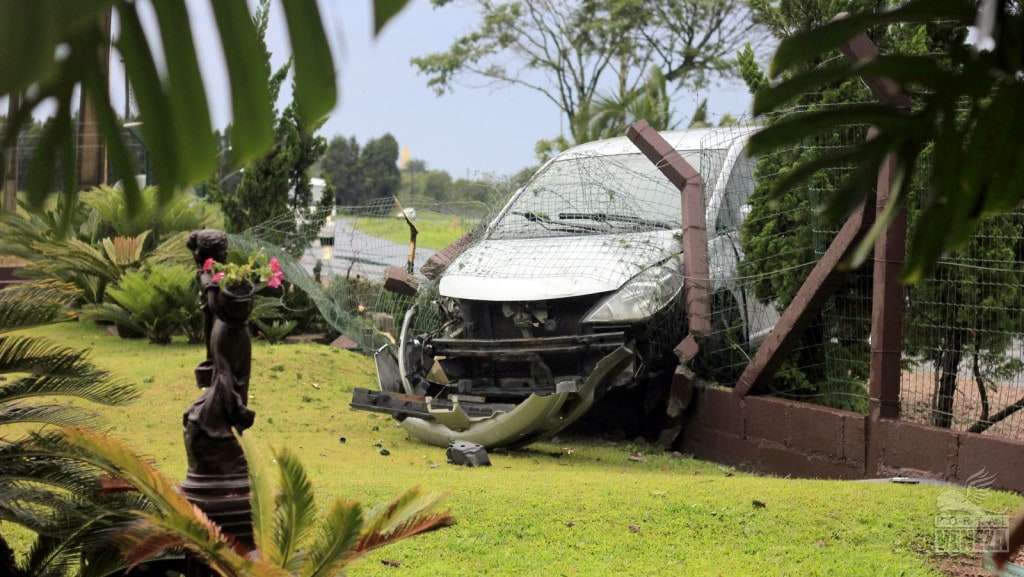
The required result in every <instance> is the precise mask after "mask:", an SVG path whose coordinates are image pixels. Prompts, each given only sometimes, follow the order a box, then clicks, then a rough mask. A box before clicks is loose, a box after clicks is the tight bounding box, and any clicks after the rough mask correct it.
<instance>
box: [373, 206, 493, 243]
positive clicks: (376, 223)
mask: <svg viewBox="0 0 1024 577" xmlns="http://www.w3.org/2000/svg"><path fill="white" fill-rule="evenodd" d="M475 225H476V221H475V220H472V219H468V218H466V217H463V216H458V215H452V214H441V213H439V212H432V211H429V210H422V209H420V210H417V211H416V228H417V230H418V231H419V232H418V233H417V235H416V246H419V247H423V248H429V249H431V250H441V249H443V248H444V247H446V246H448V245H450V244H451V243H453V242H455V241H456V240H458V239H459V237H461V236H462V235H464V234H466V233H467V232H469V231H470V229H472V227H473V226H475ZM355 228H356V229H357V230H360V231H362V232H365V233H366V234H370V235H373V236H377V237H380V238H385V239H387V240H390V241H392V242H394V243H397V244H403V245H404V244H408V242H409V225H408V224H406V222H405V219H402V218H396V217H393V216H387V217H360V218H357V219H355Z"/></svg>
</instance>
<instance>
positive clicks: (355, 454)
mask: <svg viewBox="0 0 1024 577" xmlns="http://www.w3.org/2000/svg"><path fill="white" fill-rule="evenodd" d="M31 332H32V333H33V334H36V335H40V336H47V337H49V338H52V339H54V340H56V341H59V342H61V343H63V344H67V345H70V346H76V347H81V346H88V347H90V348H92V350H93V358H94V359H95V360H96V361H97V362H98V363H99V364H100V365H102V366H104V367H106V368H108V369H110V370H112V371H114V372H115V373H116V374H117V375H119V376H121V377H123V378H125V379H128V380H130V381H133V382H135V383H137V384H138V386H139V387H140V388H141V390H142V392H143V398H142V399H141V400H140V401H139V402H137V403H136V404H134V405H132V406H129V407H126V408H117V409H109V410H106V409H105V410H104V413H105V415H106V417H107V420H108V423H109V425H110V427H111V429H112V431H113V433H114V434H116V435H118V436H120V437H123V438H125V439H127V440H129V441H130V442H131V443H133V444H134V446H135V447H137V448H138V449H139V450H140V451H143V452H145V453H148V454H150V455H152V456H153V457H155V459H156V462H157V463H158V464H159V466H160V467H161V468H162V469H163V470H164V471H165V472H166V473H167V474H169V475H170V476H171V477H172V478H177V479H182V478H184V475H185V454H184V449H183V447H182V438H181V428H180V423H181V414H182V411H183V410H184V409H185V408H186V407H187V406H188V405H189V403H190V402H191V401H192V400H193V399H194V398H195V397H196V395H197V393H198V390H197V389H196V388H195V385H194V384H193V380H192V369H193V367H194V366H195V364H196V363H197V362H198V361H199V360H200V358H201V356H202V354H203V353H202V351H203V349H202V348H201V347H197V346H188V345H185V344H183V343H174V344H172V345H170V346H166V347H157V346H153V345H149V344H147V343H144V342H140V341H125V340H120V339H117V338H115V337H110V336H108V335H106V334H105V333H102V332H101V331H99V330H97V329H95V328H92V327H88V326H83V325H75V324H67V325H59V326H51V327H44V328H39V329H33V330H32V331H31ZM253 367H254V369H253V379H252V389H251V390H252V393H253V397H252V399H251V401H250V404H251V406H252V407H253V408H254V409H255V410H256V412H257V418H256V425H255V426H254V427H253V429H252V434H253V435H255V436H256V439H257V441H258V442H259V443H260V444H263V445H274V446H289V447H291V448H293V449H295V450H296V451H298V452H299V454H300V455H301V456H302V459H303V461H304V463H305V464H306V465H307V467H308V468H309V469H310V474H311V475H312V478H313V480H314V483H315V486H316V489H317V491H318V495H319V497H320V499H321V504H323V503H324V502H325V501H326V499H327V497H328V496H334V495H338V496H343V497H345V498H350V499H358V500H361V501H363V502H364V503H368V504H372V503H377V502H380V501H383V500H385V499H386V498H388V497H389V496H391V495H394V494H395V493H397V492H399V491H400V490H402V489H403V488H406V487H409V486H412V485H420V486H422V487H424V488H426V489H428V490H432V491H447V492H449V493H450V497H449V500H448V503H449V505H450V508H451V510H452V512H453V513H454V515H455V517H456V518H457V520H458V524H457V525H456V526H454V527H451V528H449V529H445V530H442V531H439V532H435V533H431V534H428V535H425V536H423V537H420V538H416V539H413V540H410V541H407V542H405V543H403V544H400V545H397V546H395V547H390V548H387V549H384V550H382V551H380V552H377V553H376V554H374V555H373V556H371V557H369V558H368V559H365V560H363V561H362V562H361V563H359V564H357V565H356V567H355V568H354V569H353V570H352V571H351V572H350V575H352V576H353V577H359V576H369V575H381V576H390V575H394V576H402V577H407V576H418V575H423V576H435V575H516V576H520V575H529V576H533V575H538V576H541V575H542V576H549V575H550V576H560V575H565V576H575V575H624V576H634V575H636V576H651V575H673V576H677V575H730V576H731V575H773V576H775V575H799V576H801V577H803V576H813V575H830V576H831V575H864V576H875V575H886V576H890V575H904V576H919V575H939V573H938V572H937V570H936V569H934V568H933V567H934V565H933V562H932V560H931V559H930V558H929V556H928V551H930V550H931V543H932V533H933V527H934V517H935V514H936V512H937V510H936V500H937V499H938V497H939V495H940V494H941V493H942V491H943V490H948V489H943V488H941V487H934V486H908V485H895V484H885V483H858V482H839V481H812V480H787V479H780V478H771V477H759V476H753V475H747V474H742V473H739V472H735V471H733V470H731V469H728V468H725V467H720V466H717V465H715V464H713V463H708V462H703V461H697V460H694V459H689V458H682V459H676V458H672V457H671V456H669V455H666V454H664V453H660V452H658V451H656V450H655V449H654V448H652V447H648V446H636V445H633V444H612V443H607V442H598V441H585V440H575V439H574V440H571V441H569V440H563V441H561V442H560V443H559V444H557V445H555V444H551V443H542V444H537V445H533V446H532V447H530V449H529V450H526V451H520V452H513V453H497V454H492V461H493V463H494V466H492V467H490V468H482V469H467V468H460V467H455V466H451V465H447V464H445V457H444V451H443V450H442V449H439V448H435V447H428V446H424V445H421V444H418V443H415V442H413V441H410V440H409V439H407V438H406V435H405V433H404V431H403V430H402V429H401V428H400V427H398V426H397V424H396V423H395V422H394V421H392V420H391V419H389V418H386V417H382V416H377V415H372V414H367V413H360V412H354V411H351V410H350V409H349V408H348V402H349V392H350V391H351V390H352V388H353V387H356V386H367V385H371V383H372V382H373V379H374V377H373V367H372V363H371V362H370V360H369V359H367V358H365V357H362V356H359V355H356V354H353V353H348V352H343V351H339V350H335V349H330V348H327V347H323V346H319V345H277V346H269V345H266V344H264V343H258V344H257V345H256V346H255V349H254V351H253ZM314 384H316V385H318V386H314ZM339 437H345V443H341V442H339ZM378 442H382V443H383V445H384V446H385V447H387V449H388V450H389V451H390V453H391V454H390V456H386V457H385V456H381V455H380V454H379V452H378V449H377V448H376V447H375V446H374V445H375V443H378ZM633 451H642V452H644V453H645V454H647V457H646V459H645V460H644V462H632V461H630V460H629V459H628V456H629V454H630V453H631V452H633ZM975 494H976V495H977V497H978V498H979V499H980V500H981V502H982V504H983V505H984V506H985V507H987V508H989V509H991V510H995V511H1007V510H1010V509H1012V508H1016V507H1019V506H1021V504H1022V500H1021V499H1020V498H1019V497H1017V496H1014V495H1011V494H1008V493H1000V492H991V491H977V492H975ZM754 500H757V501H759V502H761V503H763V504H764V505H765V506H764V507H759V506H755V504H754ZM384 560H387V561H388V562H389V564H388V565H385V564H384V563H382V561H384ZM391 562H397V563H399V566H398V567H393V566H390V565H391V564H392V563H391Z"/></svg>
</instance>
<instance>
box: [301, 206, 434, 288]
mask: <svg viewBox="0 0 1024 577" xmlns="http://www.w3.org/2000/svg"><path fill="white" fill-rule="evenodd" d="M408 252H409V246H408V245H407V244H404V243H401V244H400V243H396V242H393V241H391V240H388V239H386V238H380V237H377V236H373V235H370V234H366V233H365V232H362V231H361V230H359V229H357V228H356V227H355V225H354V219H352V218H345V217H340V218H336V219H335V221H334V258H333V259H331V263H330V266H324V271H323V275H324V276H329V275H341V276H346V275H348V276H349V277H356V276H359V277H363V278H367V279H369V280H372V281H378V282H380V281H383V280H384V270H385V269H386V268H387V267H389V266H397V267H403V268H404V267H405V263H406V260H407V258H408ZM434 252H435V251H433V250H430V249H427V248H422V247H418V248H417V249H416V274H417V276H419V269H420V267H421V266H423V264H424V263H425V262H427V259H429V258H430V257H431V256H433V255H434ZM320 258H321V249H319V248H310V249H308V250H306V252H305V253H304V254H303V255H302V264H303V266H305V268H306V270H309V271H312V270H313V266H314V265H315V264H316V261H317V260H318V259H320Z"/></svg>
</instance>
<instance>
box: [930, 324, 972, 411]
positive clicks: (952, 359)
mask: <svg viewBox="0 0 1024 577" xmlns="http://www.w3.org/2000/svg"><path fill="white" fill-rule="evenodd" d="M945 345H946V346H945V347H944V348H943V349H942V351H941V352H940V353H939V357H938V359H937V361H936V363H935V369H936V370H935V390H934V392H933V393H932V415H931V424H932V425H933V426H936V427H942V428H944V429H948V428H950V426H951V425H952V424H953V399H954V396H955V395H956V377H957V373H958V372H959V371H960V360H961V359H962V358H963V356H964V334H963V331H961V330H956V329H954V330H952V331H951V332H950V333H949V338H948V340H946V343H945Z"/></svg>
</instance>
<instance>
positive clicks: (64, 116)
mask: <svg viewBox="0 0 1024 577" xmlns="http://www.w3.org/2000/svg"><path fill="white" fill-rule="evenodd" d="M208 1H209V4H210V7H211V9H212V12H213V18H214V21H215V22H214V24H215V26H216V28H217V31H218V34H219V37H220V39H221V48H222V51H223V55H224V59H225V61H226V63H227V71H228V80H229V85H230V88H231V107H232V116H233V118H234V124H233V129H232V131H231V135H232V154H233V160H234V161H235V162H236V163H245V162H247V161H249V160H252V159H255V158H258V157H260V156H261V155H263V154H264V153H266V152H267V151H268V150H269V149H270V148H271V146H272V145H273V143H274V117H273V102H272V101H271V90H270V86H269V84H268V78H267V75H266V73H265V63H264V59H263V56H264V52H263V50H262V48H261V46H260V42H259V32H258V31H257V29H256V26H255V23H254V22H253V21H252V18H251V15H250V11H249V7H248V5H247V2H246V0H208ZM407 1H408V0H374V18H375V22H374V27H375V30H376V31H377V32H379V31H380V30H381V29H382V28H383V26H384V25H385V24H386V23H387V21H388V20H390V19H391V18H393V17H394V16H395V15H396V14H397V13H398V12H399V11H400V10H401V9H402V8H403V7H404V6H405V4H406V3H407ZM152 4H153V7H154V9H155V10H154V12H155V17H156V22H157V29H158V31H159V43H158V44H159V45H160V46H162V47H163V48H162V50H163V54H162V55H158V54H154V53H153V51H152V50H151V48H150V47H151V46H152V45H153V42H152V39H149V38H147V33H146V30H145V28H144V27H143V26H142V24H141V21H140V18H139V14H138V9H137V3H136V2H133V1H129V0H76V1H74V2H67V1H65V0H33V1H31V2H23V1H19V0H4V1H3V2H0V95H7V96H12V95H22V98H23V101H22V106H21V107H20V108H19V111H18V115H17V116H16V117H14V118H12V119H9V122H8V124H7V127H6V129H5V131H4V134H3V146H4V148H5V149H6V148H7V146H8V145H9V144H11V143H12V142H13V141H14V139H15V138H17V135H18V132H19V131H20V130H21V129H22V128H23V127H25V126H27V125H28V124H29V123H30V122H31V120H32V114H33V112H34V111H35V110H37V109H38V108H39V107H40V106H44V105H46V106H49V105H51V104H50V103H53V104H55V105H56V111H55V113H54V116H55V121H54V122H51V123H50V124H48V126H47V128H46V131H45V132H44V134H43V135H42V140H41V143H40V146H39V150H41V151H43V152H42V153H41V154H39V155H38V156H37V158H36V159H35V160H34V161H33V163H32V166H31V168H30V175H29V180H28V182H29V186H28V193H29V195H28V198H29V203H30V205H31V206H32V207H33V208H37V209H38V208H41V207H42V206H43V204H44V202H45V200H46V198H47V196H48V195H49V192H50V190H49V183H50V175H51V174H52V173H53V172H54V170H55V168H56V166H57V165H58V163H60V162H62V163H63V166H65V167H68V166H75V126H74V118H73V114H72V109H73V104H74V103H73V102H72V100H73V95H74V94H75V90H76V89H77V88H80V89H81V90H82V91H84V93H85V95H86V96H87V98H88V101H89V102H90V104H91V106H92V109H93V110H94V111H95V116H96V121H97V126H96V129H97V130H98V131H99V133H100V134H101V135H102V137H103V139H104V141H105V143H106V145H107V154H108V155H109V160H110V164H111V168H112V169H113V170H114V171H115V172H116V173H118V174H135V173H136V172H137V170H136V167H135V166H134V161H133V160H132V157H131V155H130V154H129V152H128V145H127V143H126V142H125V141H124V140H123V139H124V136H123V135H122V133H121V126H120V121H119V119H118V117H117V115H116V113H115V112H114V109H113V107H112V105H111V101H110V92H109V90H108V84H107V83H108V78H107V77H106V70H107V67H106V62H105V61H104V58H105V57H106V55H107V50H106V48H107V47H108V45H109V42H110V35H109V30H110V21H111V17H112V15H114V14H116V16H117V21H118V22H119V23H120V29H121V33H120V35H119V37H118V38H117V39H116V40H115V41H114V48H116V50H117V51H118V52H119V53H120V55H121V57H122V58H123V59H124V62H125V69H126V74H127V76H128V80H129V82H130V83H131V85H132V88H133V89H134V94H135V97H136V99H137V102H138V106H139V115H140V118H139V120H141V122H142V134H143V139H144V141H145V143H146V146H147V147H148V149H149V150H150V152H151V159H152V164H153V171H154V174H155V177H156V179H157V182H158V183H159V184H160V190H161V195H162V200H163V201H167V199H169V198H170V196H171V195H173V194H174V191H175V190H177V189H179V188H181V187H183V186H186V185H189V184H192V183H195V182H199V181H201V180H203V179H205V178H206V177H207V176H208V175H209V174H210V173H211V172H213V170H214V169H215V168H216V164H217V160H218V159H217V154H218V150H217V140H216V138H215V136H214V133H213V127H212V125H211V121H210V112H209V107H208V101H207V95H206V91H205V89H204V88H203V80H202V75H201V73H200V68H199V55H197V53H196V51H195V45H194V42H193V33H192V24H191V21H190V18H189V14H188V7H187V3H186V2H185V1H184V0H154V1H153V2H152ZM282 5H283V7H284V13H285V18H286V21H287V28H288V35H289V38H290V41H291V49H292V58H293V64H294V76H295V88H294V90H295V102H296V108H297V111H298V114H299V115H300V116H301V118H302V119H303V121H304V122H306V123H308V124H310V125H314V124H315V123H316V122H318V121H319V120H320V119H322V118H323V117H324V116H326V115H327V114H328V113H329V112H330V111H331V110H332V109H333V108H334V106H335V104H336V102H337V97H338V88H337V78H336V74H335V65H334V61H333V58H332V56H331V51H330V45H329V43H328V41H327V36H326V34H325V31H324V25H323V22H322V16H321V14H320V10H319V8H318V5H317V2H316V0H288V1H287V2H283V3H282ZM160 56H162V58H161V57H160ZM203 56H204V58H205V57H207V55H203ZM158 61H162V62H164V63H165V66H164V67H160V66H158V64H157V62H158ZM161 68H163V69H161ZM5 166H6V163H0V171H2V170H4V167H5ZM65 172H66V174H65V179H64V183H63V188H64V193H65V195H66V196H67V197H68V198H71V197H73V195H74V194H75V193H76V191H77V182H75V178H74V177H73V171H65ZM124 192H125V195H126V201H127V205H128V208H129V211H130V212H132V213H134V212H135V211H137V210H138V209H139V205H140V202H141V200H140V192H139V189H138V186H137V185H136V183H135V182H134V180H133V179H130V178H127V179H124Z"/></svg>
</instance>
